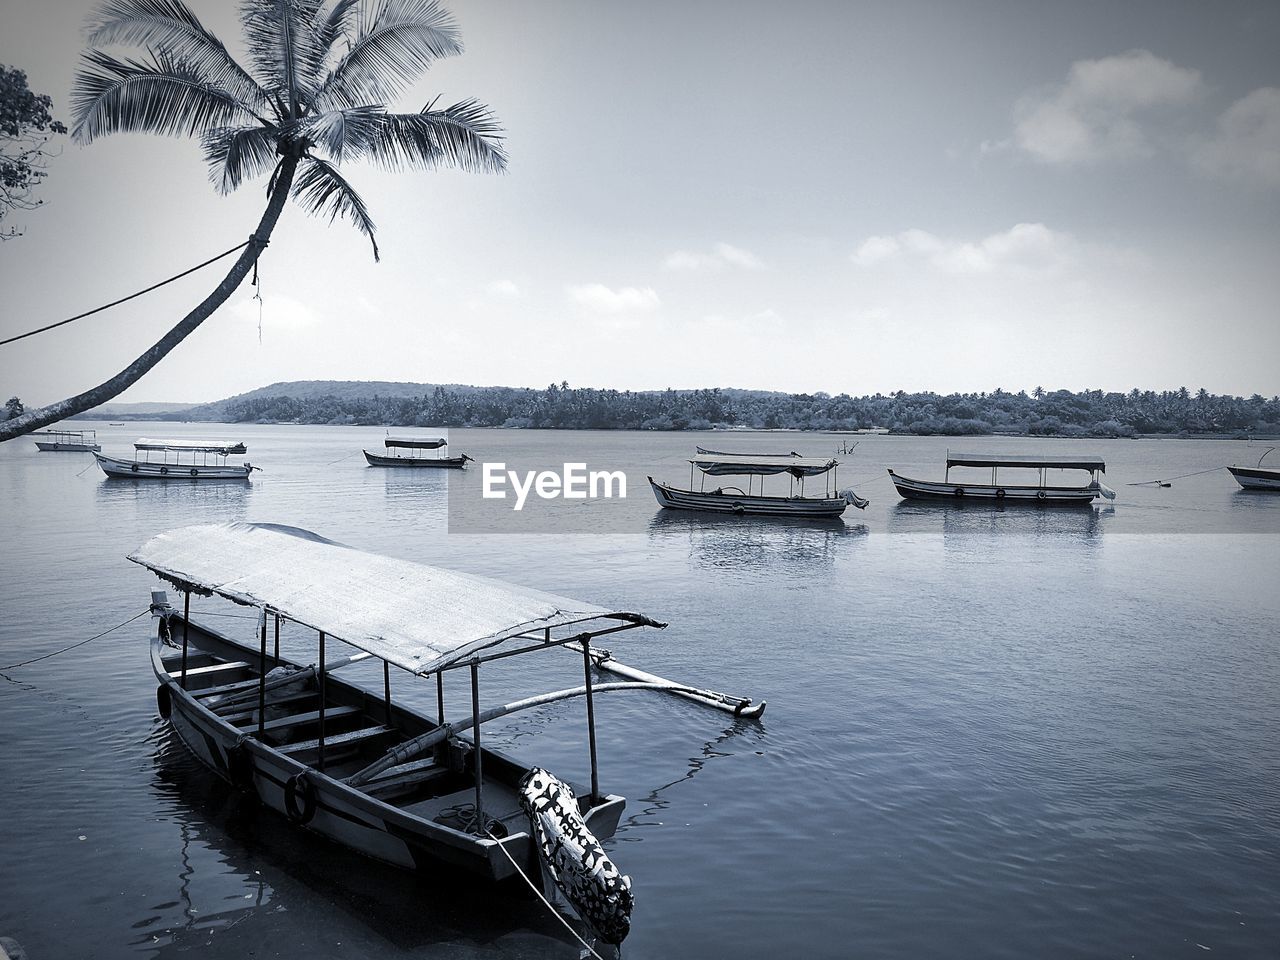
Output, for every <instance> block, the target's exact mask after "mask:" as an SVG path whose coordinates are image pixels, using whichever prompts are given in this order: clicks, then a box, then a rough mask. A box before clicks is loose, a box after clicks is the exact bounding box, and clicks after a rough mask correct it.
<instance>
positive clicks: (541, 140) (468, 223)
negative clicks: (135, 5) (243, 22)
mask: <svg viewBox="0 0 1280 960" xmlns="http://www.w3.org/2000/svg"><path fill="white" fill-rule="evenodd" d="M189 2H190V5H191V6H192V7H193V9H194V10H195V11H196V12H197V14H198V15H199V16H200V17H201V19H202V20H203V21H204V23H205V24H206V25H207V26H209V27H210V28H212V29H213V30H214V31H215V32H216V33H218V34H219V35H220V36H221V37H222V38H223V39H224V40H225V41H226V42H227V44H228V46H229V47H230V48H231V49H232V52H233V53H236V52H238V51H239V49H240V47H239V41H238V35H239V29H238V24H237V20H236V16H235V8H234V5H232V4H230V3H227V2H225V0H224V2H215V0H189ZM93 6H94V4H93V3H91V2H88V0H86V2H80V0H42V2H34V0H0V62H3V63H5V64H8V65H11V66H17V67H21V68H23V69H25V70H26V71H27V73H28V77H29V80H30V83H31V86H32V88H33V89H35V90H37V91H38V92H42V93H48V94H50V95H51V96H52V97H53V98H54V112H55V114H57V115H59V116H61V117H63V118H68V116H69V110H68V109H67V104H68V92H69V90H70V87H71V82H72V77H73V75H74V72H75V70H76V65H77V62H78V59H79V56H80V53H81V51H82V49H83V32H82V28H83V24H84V22H85V20H86V18H87V17H88V15H89V14H90V12H91V11H92V9H93ZM445 6H446V7H447V8H448V9H449V10H450V11H451V12H452V13H453V15H454V17H455V18H456V20H457V22H458V25H459V26H460V28H461V30H462V34H463V39H464V42H465V44H466V48H467V49H466V52H465V53H464V54H463V55H462V56H460V57H456V58H452V59H449V60H446V61H442V62H440V63H438V64H436V65H435V67H434V68H433V69H432V70H431V72H430V73H429V74H428V76H427V78H426V80H425V81H424V82H423V83H422V84H420V85H419V86H418V87H417V88H415V89H414V91H412V93H411V95H409V96H407V97H406V98H404V99H403V100H401V101H399V102H397V103H396V104H392V105H391V106H393V107H394V108H395V109H398V110H402V111H408V110H417V109H419V108H421V106H422V105H423V104H424V103H425V102H426V101H427V100H430V99H432V98H433V97H435V96H437V95H438V96H439V97H440V99H441V103H452V102H455V101H459V100H464V99H467V98H470V97H475V98H477V99H479V100H481V101H483V102H485V103H487V104H489V105H490V106H491V107H492V108H493V110H494V112H495V114H496V115H497V117H498V118H499V120H500V121H501V123H502V125H503V127H504V129H505V136H506V146H507V149H508V151H509V154H510V163H509V168H508V170H507V172H506V173H504V174H501V175H480V174H465V173H460V172H457V171H448V170H446V171H436V172H424V171H406V172H403V173H396V174H392V173H386V172H383V171H380V170H377V169H375V168H373V167H364V166H351V167H350V168H349V169H347V168H346V167H344V170H345V172H346V175H347V177H348V179H349V180H351V181H352V182H353V184H354V185H355V186H356V188H357V189H358V190H359V191H360V193H361V194H362V196H363V197H364V198H365V200H366V201H367V203H368V205H369V207H370V209H371V212H372V214H373V217H374V220H375V221H376V223H377V225H378V233H377V239H378V245H379V248H380V250H381V253H382V260H381V262H380V263H375V262H374V260H373V257H372V255H371V250H370V247H369V244H368V242H367V240H366V239H365V238H364V237H362V236H361V235H360V234H359V233H357V232H356V230H355V229H354V228H353V227H351V226H350V225H349V224H348V223H345V222H343V221H338V222H337V223H335V224H332V225H330V224H329V222H328V220H327V219H316V218H314V217H310V216H308V215H307V214H306V213H305V212H304V211H303V210H302V209H301V208H299V207H296V206H291V207H289V208H287V209H286V211H285V214H284V216H283V217H282V218H281V221H280V225H279V226H278V227H277V229H276V232H275V235H274V236H273V238H272V241H271V245H270V248H269V249H268V250H267V251H266V253H265V254H264V255H263V257H262V259H261V263H260V268H261V269H260V281H261V285H260V291H261V295H262V300H261V302H259V301H257V300H255V299H253V295H254V292H255V291H254V289H253V288H252V287H250V286H249V285H248V284H246V285H245V286H243V287H242V288H241V289H240V290H238V291H237V292H236V293H235V294H234V295H233V296H232V298H231V300H230V301H228V303H227V304H226V305H225V306H224V307H223V308H222V309H221V310H220V311H218V312H217V313H216V314H215V315H214V316H213V317H212V318H210V319H209V320H208V321H206V322H205V323H204V325H203V326H202V327H201V328H200V329H199V330H198V331H196V332H195V333H194V334H192V335H191V336H190V337H189V338H188V339H187V340H186V341H185V342H184V343H183V344H182V345H181V346H179V347H178V348H177V349H176V350H175V351H174V352H173V353H171V354H170V355H169V356H168V357H167V358H166V359H165V360H164V361H162V362H161V364H160V365H159V366H158V367H156V368H155V369H154V370H153V371H151V372H150V373H149V374H147V375H146V376H145V377H144V378H143V379H142V380H141V381H139V382H138V383H137V384H136V385H135V386H134V387H132V388H130V389H129V390H128V391H126V393H125V394H123V395H122V396H121V397H120V398H119V399H120V400H126V401H127V400H132V401H190V402H196V401H205V400H214V399H218V398H221V397H224V396H228V395H231V394H235V393H240V392H243V391H246V390H250V389H254V388H256V387H259V386H262V385H265V384H268V383H271V382H275V381H281V380H307V379H353V380H405V381H424V382H434V383H470V384H480V385H511V386H534V387H541V386H545V385H546V384H548V383H551V382H557V383H558V382H561V381H566V380H567V381H568V382H569V383H570V384H572V385H574V386H596V387H613V388H618V389H662V388H666V387H674V388H693V387H712V386H722V387H741V388H755V389H770V390H784V391H797V392H801V391H803V392H813V391H819V390H822V391H827V392H829V393H833V394H834V393H841V392H845V393H850V394H854V395H861V394H868V393H875V392H889V391H893V390H898V389H903V390H907V391H917V390H935V391H938V392H940V393H950V392H955V391H983V390H986V391H989V390H993V389H995V388H996V387H1000V388H1003V389H1005V390H1014V391H1016V390H1018V389H1027V390H1030V389H1032V388H1033V387H1035V386H1038V385H1039V386H1043V387H1044V388H1046V389H1058V388H1066V389H1072V390H1080V389H1085V388H1091V389H1104V390H1125V391H1127V390H1129V389H1130V388H1133V387H1141V388H1144V389H1148V388H1149V389H1156V390H1161V389H1176V388H1178V387H1180V386H1186V387H1188V388H1189V389H1192V390H1195V389H1198V388H1200V387H1206V388H1208V389H1209V390H1210V391H1212V392H1215V393H1232V394H1241V395H1246V396H1247V395H1249V394H1252V393H1255V392H1257V393H1261V394H1264V395H1266V396H1272V395H1274V394H1277V393H1280V367H1278V363H1277V361H1278V359H1280V332H1278V326H1280V325H1278V324H1277V320H1278V319H1280V316H1278V311H1277V304H1278V303H1280V297H1278V294H1280V57H1277V56H1276V55H1275V51H1276V50H1277V49H1280V4H1277V3H1275V2H1274V0H1269V2H1233V0H1222V2H1215V3H1212V4H1206V3H1190V2H1188V3H1178V2H1170V0H1158V2H1123V3H1122V2H1091V0H1080V2H1074V3H1069V4H1068V3H1060V4H1041V3H1026V2H1021V0H1014V2H990V0H956V2H940V0H935V2H912V0H893V2H889V0H885V2H875V3H860V2H834V0H828V2H819V0H809V2H804V0H799V2H794V3H789V4H785V5H780V4H777V3H763V2H755V0H682V2H665V0H653V2H646V3H633V2H623V0H616V2H614V0H580V2H567V0H539V2H537V3H529V2H520V0H451V2H446V3H445ZM116 52H117V53H119V52H122V51H119V50H117V51H116ZM41 196H42V198H43V199H44V201H45V202H44V205H43V206H42V207H41V208H40V209H39V210H37V211H33V212H31V213H26V214H16V215H12V216H11V217H6V218H5V220H4V224H5V225H9V224H10V223H12V224H13V225H15V226H18V227H20V228H21V229H23V230H24V234H23V236H21V237H19V238H16V239H12V240H8V241H5V242H3V243H0V304H2V305H3V306H2V309H0V338H2V337H4V336H11V335H13V334H15V333H19V332H22V331H25V330H29V329H33V328H35V327H38V326H42V325H44V324H47V323H52V322H55V321H57V320H60V319H63V318H66V317H69V316H71V315H73V314H76V313H80V312H82V311H84V310H88V309H91V308H93V307H96V306H98V305H100V304H102V303H105V302H108V301H110V300H113V299H116V298H117V297H120V296H123V295H125V294H128V293H131V292H133V291H134V290H137V289H140V288H142V287H145V286H148V285H150V284H151V283H154V282H156V281H157V280H160V279H163V278H164V277H167V276H170V275H172V274H174V273H178V272H180V271H181V270H184V269H186V268H187V267H190V266H192V265H194V264H196V263H199V262H200V261H202V260H205V259H207V258H208V257H210V256H213V255H214V254H217V253H220V252H222V251H223V250H226V249H228V248H230V247H232V246H234V245H235V244H237V243H240V242H241V241H242V240H244V239H245V238H246V237H247V236H248V234H249V233H250V232H251V231H252V229H253V227H254V225H255V224H256V222H257V220H258V217H259V216H260V214H261V210H262V208H263V206H264V205H265V183H264V182H260V181H259V182H251V183H249V184H246V185H245V186H243V187H241V189H240V190H239V191H238V192H237V193H235V194H233V195H232V196H230V197H224V196H221V195H219V194H218V193H217V192H216V191H215V190H214V189H213V187H212V186H211V184H210V183H209V180H208V175H207V171H206V169H205V166H204V164H203V161H202V159H201V157H200V153H199V149H198V145H197V144H196V143H194V142H192V141H188V140H179V139H162V138H157V137H144V136H136V135H122V136H111V137H107V138H104V139H101V140H97V141H95V142H93V143H92V144H90V145H88V146H79V145H76V144H74V143H71V142H69V141H67V140H66V138H63V139H62V142H61V145H60V152H59V154H58V155H57V156H56V157H55V158H54V159H53V160H52V161H51V162H50V163H49V167H48V178H47V180H46V181H45V184H44V186H43V187H42V189H41ZM225 262H229V261H225ZM220 278H221V274H220V273H219V272H218V268H217V267H213V268H207V269H205V270H203V271H201V272H199V273H197V274H195V275H193V276H191V277H188V278H186V279H184V280H181V281H179V282H177V283H175V284H172V285H170V286H168V287H166V288H164V289H163V290H161V291H158V292H157V293H154V294H150V295H148V296H147V297H145V298H142V299H139V300H136V301H133V302H131V303H130V304H127V305H125V306H123V307H118V308H114V309H113V310H110V311H107V312H105V313H102V314H98V315H96V316H94V317H91V318H89V319H86V320H83V321H79V322H77V323H75V324H71V325H68V326H66V327H63V328H60V329H59V330H56V331H52V332H50V333H46V334H42V335H40V336H38V337H33V338H30V339H28V340H24V341H22V342H21V343H18V344H12V345H8V346H4V347H0V393H3V394H4V395H5V396H6V397H7V396H10V395H14V394H16V395H18V396H20V397H22V398H23V400H24V401H26V402H27V403H28V405H31V404H36V403H45V402H50V401H53V400H57V399H60V398H62V397H63V396H67V395H70V394H72V393H75V392H79V391H80V390H82V389H85V388H87V387H89V386H92V385H94V384H96V383H98V382H100V381H102V380H105V379H107V378H108V377H109V376H111V375H112V374H114V373H115V372H117V371H118V370H119V369H120V368H121V367H123V366H124V365H125V364H126V363H128V362H129V361H130V360H132V359H133V358H134V357H135V356H137V355H138V354H139V353H140V352H141V351H142V350H143V349H145V348H146V347H147V346H149V345H150V344H151V343H152V342H154V341H155V340H156V339H158V338H159V337H160V336H161V335H162V334H163V332H164V331H165V330H167V329H168V328H169V327H170V326H171V325H172V324H173V323H175V322H176V321H177V320H179V319H180V318H181V316H182V315H183V314H185V313H186V312H187V310H189V309H190V308H191V307H192V306H194V305H195V304H196V303H197V302H199V300H201V299H202V298H203V297H204V296H205V295H206V294H207V293H208V292H209V291H210V290H211V289H212V288H213V287H214V286H215V285H216V284H217V282H218V280H219V279H220Z"/></svg>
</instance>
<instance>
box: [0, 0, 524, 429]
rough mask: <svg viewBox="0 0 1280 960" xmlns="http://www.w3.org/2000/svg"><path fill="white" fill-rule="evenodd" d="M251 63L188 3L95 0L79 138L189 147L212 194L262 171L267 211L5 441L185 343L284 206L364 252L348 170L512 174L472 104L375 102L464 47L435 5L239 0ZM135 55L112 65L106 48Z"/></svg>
mask: <svg viewBox="0 0 1280 960" xmlns="http://www.w3.org/2000/svg"><path fill="white" fill-rule="evenodd" d="M240 22H241V25H242V27H243V30H244V40H245V46H246V49H247V51H248V56H249V61H248V62H249V64H250V67H249V68H246V67H243V66H241V65H240V64H239V63H238V62H237V61H236V60H235V59H234V58H233V57H232V55H231V54H230V53H229V52H228V51H227V48H226V47H225V46H224V45H223V43H222V41H220V40H219V39H218V38H217V37H215V36H214V35H213V34H212V33H210V32H209V31H208V30H207V29H205V27H204V26H203V25H202V24H201V23H200V21H199V20H198V19H197V18H196V16H195V14H194V13H193V12H192V11H191V10H190V8H188V7H187V5H186V4H185V3H184V2H183V0H105V2H104V3H103V4H102V6H101V7H100V8H99V10H98V13H97V14H96V16H95V17H94V18H93V19H92V21H91V22H90V24H89V43H90V47H91V49H90V50H89V51H87V52H86V53H85V55H84V61H83V64H82V66H81V69H80V71H79V73H78V75H77V76H76V81H75V86H74V88H73V90H72V110H73V114H74V120H75V127H74V129H73V130H72V135H73V137H74V138H75V139H76V140H77V141H79V142H80V143H83V144H87V143H92V142H93V141H94V140H96V139H98V138H99V137H104V136H107V135H108V134H112V133H158V134H164V135H169V136H190V137H199V138H200V143H201V146H202V147H203V150H204V156H205V160H206V161H207V162H208V164H209V171H210V176H211V178H212V180H213V182H214V185H215V186H216V187H217V189H218V190H219V191H221V192H222V193H224V194H226V193H230V192H231V191H232V190H235V189H236V188H237V187H239V186H240V185H241V184H242V183H244V182H246V181H247V180H250V179H252V178H255V177H260V176H263V175H266V174H270V178H269V180H268V186H267V206H266V210H265V212H264V213H263V214H262V219H261V220H260V221H259V222H258V226H257V228H256V229H255V230H254V231H253V233H252V235H251V236H250V238H249V242H248V244H247V245H246V246H245V248H244V250H243V251H242V252H241V253H240V256H239V258H238V259H237V260H236V261H235V264H234V265H233V266H232V267H231V269H230V270H229V271H228V273H227V275H226V276H225V277H224V278H223V280H222V282H221V283H219V284H218V286H217V288H216V289H215V290H214V291H213V292H212V293H211V294H209V296H208V297H206V298H205V299H204V300H203V301H202V302H201V303H200V304H199V305H198V306H197V307H196V308H195V309H194V310H192V311H191V312H190V313H189V314H187V315H186V316H185V317H184V318H183V319H182V320H181V321H180V322H179V323H178V324H176V325H175V326H174V327H173V329H171V330H170V331H169V332H168V333H166V334H165V335H164V337H162V338H161V339H160V340H159V341H157V342H156V343H155V344H154V345H153V346H152V347H151V348H149V349H148V350H147V351H146V352H145V353H143V354H142V355H141V356H140V357H138V359H136V360H135V361H133V363H131V364H129V366H128V367H126V368H125V369H124V370H123V371H121V372H120V373H118V374H116V375H115V376H114V377H112V378H111V379H110V380H107V381H106V382H105V383H102V384H100V385H99V386H97V387H94V388H93V389H92V390H88V391H86V392H84V393H81V394H79V395H78V396H75V397H71V398H70V399H68V400H63V401H60V402H58V403H55V404H52V405H50V406H47V407H44V408H41V409H39V410H33V411H31V412H29V413H26V414H24V415H22V416H20V417H17V418H15V419H13V420H9V421H6V422H4V423H3V424H0V441H3V440H8V439H11V438H12V437H15V436H18V435H20V434H23V433H27V432H29V431H31V430H34V429H36V428H37V427H42V426H44V425H46V424H49V423H53V422H54V421H56V420H61V419H63V418H65V417H68V416H71V415H72V414H76V413H81V412H83V411H85V410H88V409H90V408H92V407H95V406H97V405H98V404H100V403H104V402H106V401H107V400H110V399H111V398H112V397H114V396H116V395H118V394H119V393H120V392H121V391H122V390H124V389H125V388H126V387H128V386H129V385H130V384H132V383H134V382H135V381H137V380H138V378H140V377H141V376H142V375H143V374H144V373H146V372H147V371H148V370H150V369H151V368H152V367H154V366H155V365H156V364H157V363H158V362H159V361H160V360H161V359H162V358H163V357H164V356H165V355H166V354H167V353H168V352H169V351H170V350H172V349H173V348H174V347H176V346H177V345H178V344H179V343H181V342H182V340H183V338H185V337H186V336H187V335H188V334H189V333H191V331H192V330H194V329H195V328H196V327H198V326H199V325H200V324H201V323H202V322H203V321H204V320H205V319H206V318H207V317H209V316H210V315H211V314H212V313H213V311H214V310H216V309H217V308H218V307H219V306H220V305H221V304H222V303H224V302H225V301H226V299H227V298H228V297H229V296H231V293H232V292H233V291H234V290H235V289H236V287H238V286H239V285H240V283H241V281H242V280H244V278H245V276H246V275H247V274H248V272H249V270H250V269H251V268H252V267H253V265H254V264H255V263H256V262H257V259H258V256H259V255H260V254H261V253H262V250H263V249H264V248H265V247H266V245H267V242H268V241H269V240H270V238H271V232H272V230H273V229H274V227H275V225H276V221H277V220H278V219H279V218H280V214H281V211H283V209H284V205H285V202H286V201H287V200H288V199H289V198H290V197H292V198H293V199H294V200H295V201H296V202H297V203H299V204H300V205H301V206H302V207H303V208H304V209H305V210H307V211H308V212H310V213H313V214H322V215H328V217H329V220H330V222H332V221H333V220H334V219H336V218H337V217H339V216H341V217H344V218H347V219H350V220H351V221H352V223H354V224H355V226H356V229H358V230H360V232H362V233H363V234H364V235H365V236H367V237H368V238H369V241H370V243H373V254H374V257H375V259H376V258H377V256H378V247H377V244H376V243H374V231H375V230H376V227H375V226H374V222H373V219H372V218H371V217H370V215H369V211H368V208H367V207H366V206H365V203H364V201H363V200H362V199H361V198H360V196H359V194H357V193H356V192H355V190H354V189H352V187H351V185H350V184H349V183H348V182H347V180H346V179H345V178H344V177H343V176H342V174H341V173H340V172H339V170H338V167H339V165H340V164H342V163H345V162H346V161H348V160H360V159H363V160H370V161H372V162H373V163H375V164H377V165H378V166H381V167H383V168H386V169H392V170H394V169H399V168H402V167H423V168H427V169H434V168H437V167H440V166H454V167H460V168H462V169H464V170H470V171H483V172H498V171H501V170H503V169H504V168H505V166H506V154H505V153H504V151H503V149H502V143H501V140H502V138H501V135H500V128H499V127H498V125H497V122H496V121H495V119H494V117H493V115H492V113H491V112H490V110H489V108H488V107H487V106H485V105H484V104H481V103H478V102H477V101H475V100H466V101H463V102H461V103H457V104H454V105H453V106H450V107H446V108H443V109H437V108H436V106H435V103H434V101H433V102H432V103H429V104H427V105H426V106H425V107H424V108H423V109H422V110H421V111H420V112H418V113H390V112H388V110H387V108H386V107H385V106H384V103H385V102H386V101H389V100H392V99H394V98H395V97H396V96H398V95H399V94H401V93H403V92H404V91H405V90H407V89H408V88H409V86H410V85H411V84H412V83H414V82H415V81H416V80H418V79H419V78H420V76H421V75H422V74H423V73H424V72H425V71H426V70H427V68H428V67H429V66H430V65H431V64H432V63H433V62H434V61H436V60H438V59H440V58H442V57H448V56H453V55H455V54H459V53H461V52H462V42H461V39H460V36H459V33H458V29H457V26H456V25H455V24H454V22H453V20H452V18H451V17H450V16H449V14H448V13H447V12H446V11H445V10H444V9H443V8H441V7H440V6H439V4H438V3H436V2H435V0H371V2H357V0H241V4H240ZM111 44H125V45H130V46H134V47H140V48H142V50H143V51H144V52H143V54H142V55H141V56H139V57H137V58H132V59H119V58H116V57H114V56H111V55H110V54H107V53H105V52H103V51H102V50H101V49H100V48H101V47H102V46H106V45H111Z"/></svg>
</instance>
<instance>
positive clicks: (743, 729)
mask: <svg viewBox="0 0 1280 960" xmlns="http://www.w3.org/2000/svg"><path fill="white" fill-rule="evenodd" d="M766 733H767V731H766V728H765V723H764V718H763V717H754V718H750V719H748V718H744V717H737V718H735V719H734V721H733V722H732V723H731V724H730V725H729V726H728V727H726V728H725V729H724V730H723V731H722V732H721V734H720V735H719V736H718V737H713V738H712V739H710V740H708V741H706V742H705V743H703V745H702V749H701V750H700V751H699V752H698V754H697V755H696V756H693V757H689V758H688V759H687V760H686V761H685V771H684V773H682V774H681V775H680V776H678V777H676V778H675V779H674V780H672V781H671V782H670V783H664V784H663V785H662V786H660V787H655V788H654V789H653V790H651V791H649V793H648V794H647V795H646V796H645V797H644V798H643V799H641V800H638V801H636V804H635V806H636V809H635V811H634V812H633V813H629V814H628V815H627V816H626V817H624V818H623V820H622V822H621V823H619V824H618V832H617V835H616V838H617V840H618V841H619V842H621V843H626V842H635V841H636V840H638V839H639V838H628V837H626V836H625V833H626V832H627V831H628V830H631V829H634V828H637V827H645V826H652V825H657V824H660V823H661V822H662V821H661V820H657V819H654V818H655V817H657V816H658V814H660V813H662V812H663V811H664V810H666V809H667V807H668V806H669V805H670V801H669V800H667V799H666V798H664V797H663V796H662V794H663V793H664V792H666V791H667V790H670V789H671V788H672V787H674V786H676V785H677V784H680V783H685V782H686V781H689V780H692V779H693V778H694V777H696V776H697V775H698V774H699V773H701V772H702V771H703V769H705V768H706V766H707V764H708V763H710V762H711V761H712V760H715V759H717V758H719V757H732V756H733V755H734V751H731V750H725V749H723V747H724V745H725V744H727V743H729V742H730V741H732V740H736V739H738V738H740V737H741V738H744V739H747V740H748V743H747V744H746V745H747V746H755V745H757V744H759V743H762V742H763V741H764V740H765V739H766ZM628 809H630V807H628Z"/></svg>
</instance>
